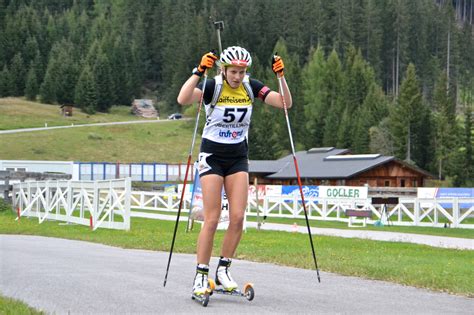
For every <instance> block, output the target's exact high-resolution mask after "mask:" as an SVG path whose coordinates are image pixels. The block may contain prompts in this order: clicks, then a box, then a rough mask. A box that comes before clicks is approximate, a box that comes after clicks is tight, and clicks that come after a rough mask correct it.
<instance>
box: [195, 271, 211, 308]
mask: <svg viewBox="0 0 474 315" xmlns="http://www.w3.org/2000/svg"><path fill="white" fill-rule="evenodd" d="M208 275H209V266H207V265H203V264H199V265H197V267H196V276H195V277H194V285H193V293H192V295H191V299H193V300H196V301H197V302H199V303H201V304H202V306H204V307H206V306H207V304H208V303H209V295H210V294H211V293H212V291H211V289H210V288H209V282H208Z"/></svg>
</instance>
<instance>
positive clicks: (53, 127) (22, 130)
mask: <svg viewBox="0 0 474 315" xmlns="http://www.w3.org/2000/svg"><path fill="white" fill-rule="evenodd" d="M186 119H188V118H185V119H183V120H186ZM167 121H168V122H169V121H174V120H167V119H163V120H131V121H116V122H107V123H95V124H83V125H74V124H71V125H68V126H52V127H39V128H22V129H11V130H0V134H9V133H19V132H31V131H44V130H53V129H64V128H79V127H95V126H110V125H129V124H150V123H162V122H167Z"/></svg>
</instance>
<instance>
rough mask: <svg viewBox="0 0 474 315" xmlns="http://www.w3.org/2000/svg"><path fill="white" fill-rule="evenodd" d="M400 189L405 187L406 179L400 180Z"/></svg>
mask: <svg viewBox="0 0 474 315" xmlns="http://www.w3.org/2000/svg"><path fill="white" fill-rule="evenodd" d="M400 187H405V180H404V179H400Z"/></svg>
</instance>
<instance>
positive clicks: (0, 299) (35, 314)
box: [0, 295, 44, 315]
mask: <svg viewBox="0 0 474 315" xmlns="http://www.w3.org/2000/svg"><path fill="white" fill-rule="evenodd" d="M0 314H2V315H41V314H44V313H43V312H40V311H37V310H35V309H34V308H31V307H29V306H28V305H26V304H25V303H23V302H21V301H18V300H15V299H11V298H7V297H4V296H2V295H0Z"/></svg>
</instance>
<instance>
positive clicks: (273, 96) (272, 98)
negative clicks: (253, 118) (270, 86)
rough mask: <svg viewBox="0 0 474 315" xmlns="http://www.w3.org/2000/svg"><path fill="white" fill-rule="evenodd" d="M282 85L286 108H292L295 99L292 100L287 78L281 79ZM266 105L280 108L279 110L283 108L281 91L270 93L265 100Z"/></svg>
mask: <svg viewBox="0 0 474 315" xmlns="http://www.w3.org/2000/svg"><path fill="white" fill-rule="evenodd" d="M281 85H282V87H283V94H284V96H285V102H286V108H291V106H292V105H293V99H292V98H291V92H290V89H289V88H288V84H286V80H285V77H284V76H282V77H281ZM264 102H265V104H268V105H271V106H274V107H278V108H283V101H282V97H281V91H279V92H275V91H270V92H269V93H268V94H267V97H265V100H264Z"/></svg>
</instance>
